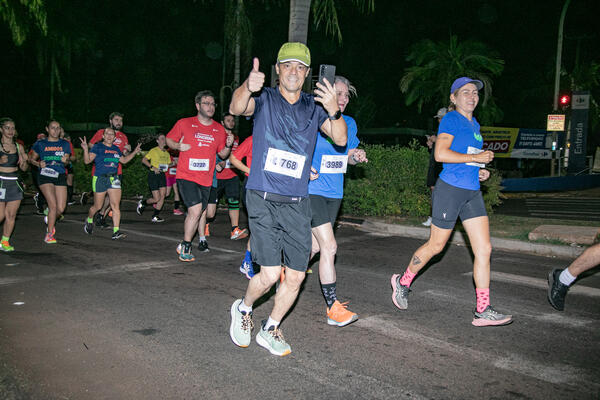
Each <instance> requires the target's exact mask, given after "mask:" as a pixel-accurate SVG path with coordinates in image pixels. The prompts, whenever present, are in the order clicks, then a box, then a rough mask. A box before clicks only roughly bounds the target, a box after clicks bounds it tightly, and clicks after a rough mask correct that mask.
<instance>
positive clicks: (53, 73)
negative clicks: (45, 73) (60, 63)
mask: <svg viewBox="0 0 600 400" xmlns="http://www.w3.org/2000/svg"><path fill="white" fill-rule="evenodd" d="M55 76H56V61H55V59H54V52H51V55H50V115H49V117H50V118H54V86H56V85H55V83H54V79H55Z"/></svg>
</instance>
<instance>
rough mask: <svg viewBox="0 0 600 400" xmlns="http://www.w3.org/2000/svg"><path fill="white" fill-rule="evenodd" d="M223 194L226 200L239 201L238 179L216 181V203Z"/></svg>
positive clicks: (235, 177)
mask: <svg viewBox="0 0 600 400" xmlns="http://www.w3.org/2000/svg"><path fill="white" fill-rule="evenodd" d="M223 193H225V198H226V199H234V200H237V201H240V178H239V177H237V176H234V177H233V178H231V179H218V180H217V201H218V200H219V199H220V198H221V197H223Z"/></svg>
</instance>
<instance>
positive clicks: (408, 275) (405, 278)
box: [400, 268, 417, 287]
mask: <svg viewBox="0 0 600 400" xmlns="http://www.w3.org/2000/svg"><path fill="white" fill-rule="evenodd" d="M416 275H417V274H413V273H412V272H410V269H408V268H406V272H404V275H402V278H400V284H401V285H402V286H408V287H410V284H411V283H412V281H413V279H415V276H416Z"/></svg>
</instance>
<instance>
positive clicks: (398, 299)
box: [391, 274, 410, 310]
mask: <svg viewBox="0 0 600 400" xmlns="http://www.w3.org/2000/svg"><path fill="white" fill-rule="evenodd" d="M400 278H401V276H400V274H394V275H392V280H391V283H392V289H393V290H394V291H393V292H392V301H393V302H394V305H395V306H396V307H398V308H399V309H401V310H406V309H407V308H408V292H410V289H409V287H408V286H404V285H401V284H400Z"/></svg>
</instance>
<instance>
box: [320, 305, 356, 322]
mask: <svg viewBox="0 0 600 400" xmlns="http://www.w3.org/2000/svg"><path fill="white" fill-rule="evenodd" d="M347 304H348V302H345V303H340V302H339V301H337V300H336V301H335V303H333V305H332V306H331V308H330V309H328V310H327V323H328V324H329V325H337V326H346V325H348V324H350V323H352V322H354V321H356V320H357V319H358V315H356V313H353V312H352V311H348V310H347V307H348V306H347Z"/></svg>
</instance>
